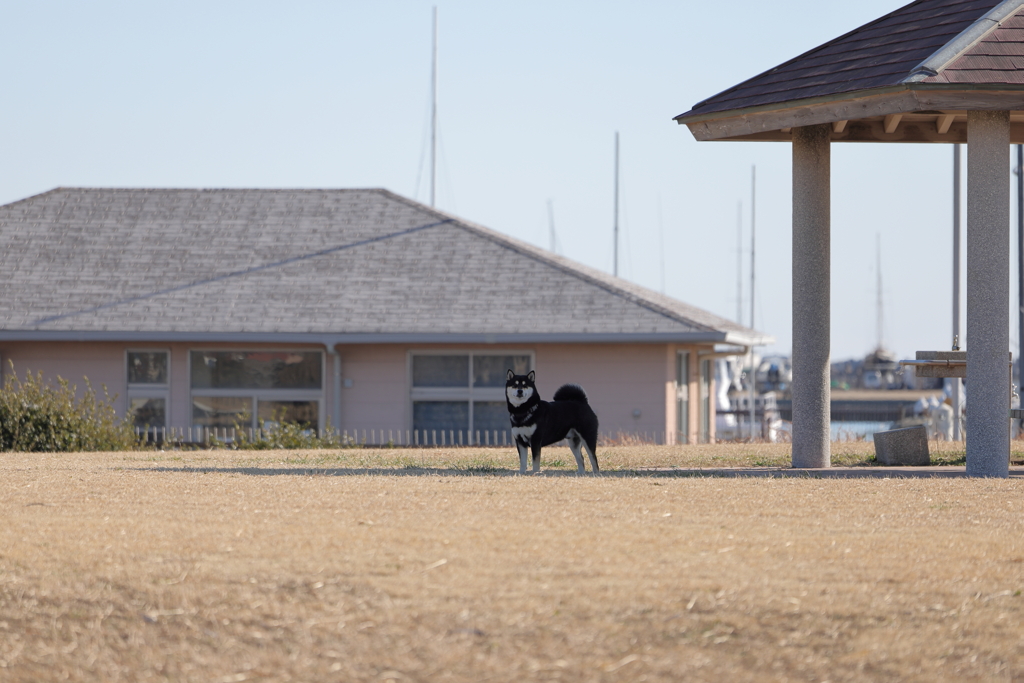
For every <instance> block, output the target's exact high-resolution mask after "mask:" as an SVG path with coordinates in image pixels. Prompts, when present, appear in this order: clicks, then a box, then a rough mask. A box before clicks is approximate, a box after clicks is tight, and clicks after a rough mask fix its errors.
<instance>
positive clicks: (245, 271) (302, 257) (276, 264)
mask: <svg viewBox="0 0 1024 683" xmlns="http://www.w3.org/2000/svg"><path fill="white" fill-rule="evenodd" d="M452 222H454V219H451V218H449V219H446V220H441V221H435V222H433V223H426V224H424V225H416V226H413V227H411V228H405V229H403V230H397V231H395V232H391V233H388V234H386V235H378V236H376V237H370V238H367V239H363V240H358V241H356V242H349V243H347V244H340V245H335V246H333V247H327V248H326V249H318V250H317V251H313V252H309V253H306V254H299V255H298V256H289V257H288V258H285V259H280V260H278V261H271V262H270V263H263V264H260V265H258V266H250V267H249V268H241V269H239V270H233V271H231V272H228V273H222V274H220V275H214V276H212V277H207V278H203V279H202V280H193V281H192V282H186V283H184V284H180V285H174V286H173V287H165V288H164V289H158V290H155V291H152V292H146V293H144V294H138V295H136V296H132V297H127V298H123V299H118V300H116V301H108V302H107V303H104V304H98V305H96V306H90V307H89V308H83V309H79V310H77V311H69V312H68V313H59V314H57V315H50V316H46V317H43V318H38V319H36V320H33V321H32V323H31V324H32V325H33V326H35V327H37V328H38V327H40V326H42V325H46V324H48V323H52V322H56V321H58V320H64V319H66V318H74V317H76V316H79V315H84V314H86V313H95V312H96V311H101V310H104V309H107V308H113V307H114V306H121V305H122V304H128V303H134V302H136V301H145V300H146V299H152V298H153V297H156V296H162V295H164V294H173V293H175V292H181V291H184V290H186V289H191V288H192V287H201V286H203V285H208V284H211V283H214V282H220V281H223V280H227V279H229V278H234V277H242V276H245V275H252V274H253V273H258V272H262V271H265V270H271V269H272V268H280V267H281V266H287V265H291V264H292V263H296V262H299V261H308V260H309V259H312V258H317V257H318V256H326V255H327V254H333V253H335V252H339V251H345V250H347V249H353V248H355V247H362V246H365V245H367V244H373V243H375V242H383V241H385V240H389V239H393V238H395V237H403V236H405V235H411V234H413V233H417V232H422V231H424V230H429V229H430V228H436V227H438V226H441V225H445V224H447V223H452Z"/></svg>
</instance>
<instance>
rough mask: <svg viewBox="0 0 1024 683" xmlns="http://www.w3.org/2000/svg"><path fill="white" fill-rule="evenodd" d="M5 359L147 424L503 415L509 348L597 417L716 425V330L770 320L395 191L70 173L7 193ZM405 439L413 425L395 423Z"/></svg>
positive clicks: (462, 427) (472, 428) (375, 425)
mask: <svg viewBox="0 0 1024 683" xmlns="http://www.w3.org/2000/svg"><path fill="white" fill-rule="evenodd" d="M0 236H2V239H3V242H4V250H3V253H2V254H0V272H2V273H3V274H4V278H3V280H2V281H0V293H2V294H0V321H2V322H0V328H2V329H0V360H2V364H3V372H4V374H5V375H6V374H9V373H10V363H11V362H13V364H14V367H15V370H16V371H17V372H19V374H22V373H24V372H25V371H27V370H31V371H33V372H35V371H42V372H43V373H44V375H45V376H47V377H49V378H56V377H57V376H60V377H63V378H65V379H68V380H69V381H71V382H72V383H77V384H79V385H81V384H82V383H83V382H82V378H83V377H88V378H89V380H90V381H91V382H92V384H93V385H94V386H97V385H100V384H104V385H106V387H107V388H108V389H109V391H110V392H111V393H112V394H113V393H116V394H117V395H118V399H117V405H118V407H119V409H121V410H124V411H126V412H129V413H131V414H133V415H134V416H135V419H136V422H137V424H139V425H149V426H151V427H174V428H178V429H184V428H189V427H195V426H206V427H232V426H234V425H235V424H236V423H238V422H239V421H243V422H245V421H247V422H248V423H249V424H252V425H255V424H257V423H258V421H259V420H272V419H274V418H278V417H281V416H283V417H284V419H286V420H292V421H297V422H303V423H309V424H311V425H316V426H317V427H319V428H321V429H324V428H328V427H330V428H338V429H341V430H347V431H349V432H352V431H354V430H359V432H362V431H363V430H367V431H369V430H392V431H393V432H394V433H395V434H405V433H409V432H412V431H413V430H420V431H421V433H422V432H423V430H427V431H446V432H449V433H451V432H453V431H454V432H463V433H464V434H465V438H466V439H467V440H469V439H475V437H476V435H477V434H478V433H480V434H493V433H495V432H501V431H504V430H506V429H507V427H508V415H507V412H506V409H505V402H504V377H505V372H506V370H507V369H508V368H515V369H517V370H526V369H534V370H536V371H537V378H538V386H539V388H540V391H541V396H542V398H550V396H551V394H552V393H553V392H554V390H555V389H556V388H557V387H558V386H559V385H560V384H563V383H565V382H575V383H578V384H581V385H582V386H583V387H584V388H585V389H586V391H587V393H588V395H589V397H590V401H591V404H592V405H593V406H594V409H595V410H596V412H597V414H598V416H599V418H600V421H601V431H602V433H603V434H605V435H609V436H615V435H616V434H617V433H619V432H622V433H629V434H638V433H639V434H644V433H646V434H647V435H648V438H657V439H658V440H659V441H662V440H667V441H669V442H677V441H683V442H697V441H708V440H713V439H714V424H715V420H714V402H713V400H711V397H712V396H713V374H714V373H713V363H712V361H711V354H712V353H714V352H715V350H716V345H718V348H719V349H721V348H722V346H721V345H728V346H730V347H732V348H736V347H744V346H748V345H751V344H757V345H760V344H765V343H769V342H770V341H771V339H770V338H769V337H766V336H765V335H762V334H761V333H759V332H756V331H754V330H750V329H747V328H744V327H742V326H739V325H737V324H735V323H732V322H730V321H728V320H725V319H723V318H720V317H718V316H715V315H713V314H711V313H708V312H706V311H703V310H701V309H698V308H694V307H692V306H688V305H687V304H684V303H682V302H680V301H677V300H675V299H672V298H670V297H666V296H663V295H661V294H658V293H656V292H652V291H650V290H647V289H644V288H642V287H639V286H637V285H634V284H632V283H629V282H626V281H624V280H620V279H618V278H614V277H611V276H609V275H607V274H605V273H602V272H599V271H596V270H593V269H591V268H588V267H586V266H582V265H580V264H578V263H574V262H572V261H570V260H568V259H565V258H562V257H559V256H556V255H553V254H550V253H548V252H546V251H544V250H542V249H538V248H536V247H533V246H531V245H528V244H525V243H523V242H519V241H517V240H514V239H511V238H509V237H506V236H504V235H501V234H498V233H496V232H493V231H491V230H488V229H486V228H483V227H480V226H477V225H473V224H471V223H468V222H466V221H463V220H460V219H458V218H456V217H454V216H451V215H448V214H445V213H442V212H439V211H436V210H434V209H431V208H429V207H426V206H423V205H421V204H418V203H416V202H413V201H410V200H408V199H404V198H402V197H399V196H397V195H394V194H392V193H390V192H387V191H384V190H127V189H76V188H70V189H66V188H59V189H56V190H52V191H50V192H46V193H44V194H41V195H38V196H35V197H30V198H28V199H25V200H22V201H19V202H15V203H12V204H8V205H6V206H2V207H0ZM403 440H404V437H403Z"/></svg>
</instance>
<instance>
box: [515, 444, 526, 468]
mask: <svg viewBox="0 0 1024 683" xmlns="http://www.w3.org/2000/svg"><path fill="white" fill-rule="evenodd" d="M516 450H517V451H519V474H526V454H527V452H528V451H527V448H526V444H525V443H523V442H522V441H520V440H519V439H516Z"/></svg>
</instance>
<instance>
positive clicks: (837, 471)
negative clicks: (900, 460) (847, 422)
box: [636, 465, 1024, 479]
mask: <svg viewBox="0 0 1024 683" xmlns="http://www.w3.org/2000/svg"><path fill="white" fill-rule="evenodd" d="M636 473H638V474H650V475H651V476H655V477H808V478H812V479H863V478H872V477H873V478H878V479H920V478H929V477H946V478H958V477H963V478H965V477H967V468H966V467H962V466H961V467H951V466H934V465H933V466H929V467H824V468H810V469H794V468H792V467H708V468H695V467H694V468H691V467H664V468H650V469H641V470H636ZM1010 479H1024V467H1011V468H1010Z"/></svg>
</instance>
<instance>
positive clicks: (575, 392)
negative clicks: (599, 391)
mask: <svg viewBox="0 0 1024 683" xmlns="http://www.w3.org/2000/svg"><path fill="white" fill-rule="evenodd" d="M552 400H555V401H580V402H581V403H588V401H587V392H585V391H583V387H581V386H580V385H579V384H563V385H562V386H560V387H558V391H556V392H555V395H554V396H553V397H552Z"/></svg>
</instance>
